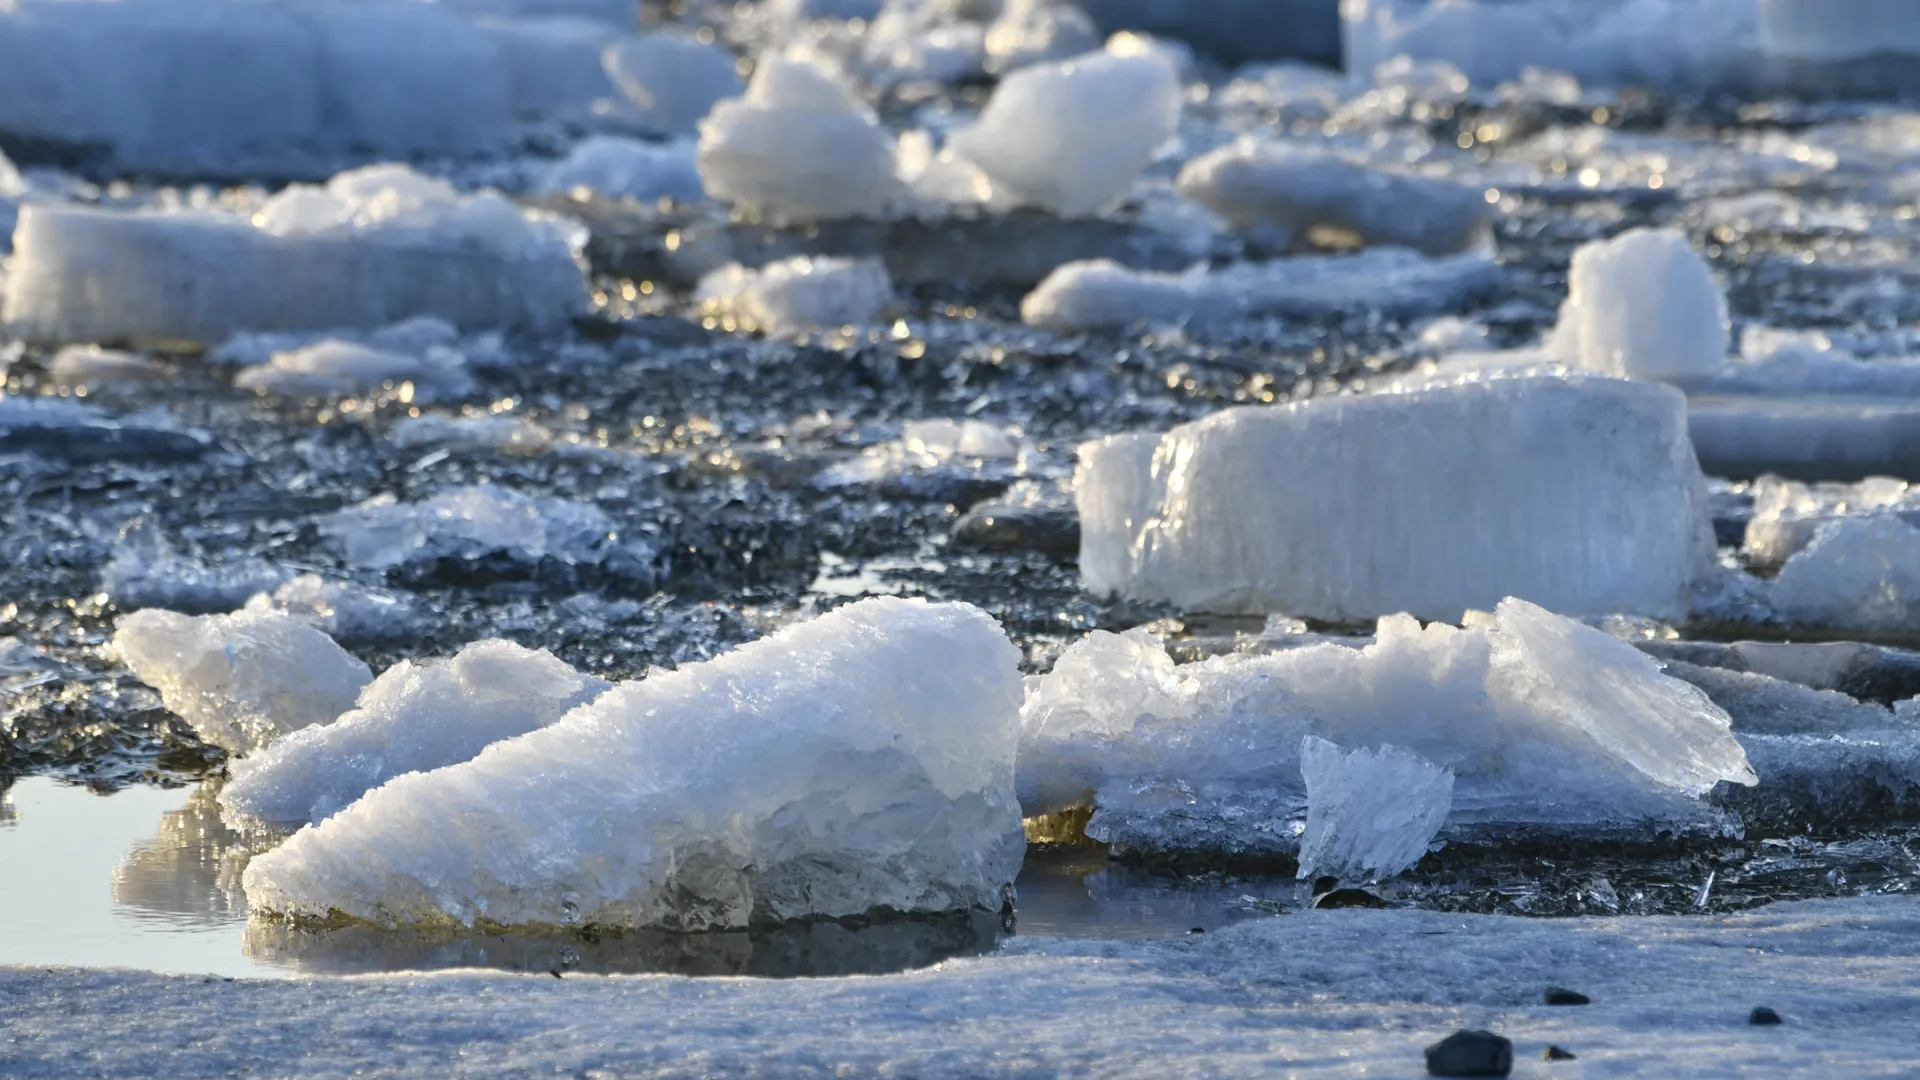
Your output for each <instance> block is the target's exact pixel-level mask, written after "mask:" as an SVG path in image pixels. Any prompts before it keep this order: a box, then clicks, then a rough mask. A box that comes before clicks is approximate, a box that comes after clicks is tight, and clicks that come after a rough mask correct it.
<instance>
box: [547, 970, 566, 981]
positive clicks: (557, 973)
mask: <svg viewBox="0 0 1920 1080" xmlns="http://www.w3.org/2000/svg"><path fill="white" fill-rule="evenodd" d="M547 974H549V975H551V976H553V977H554V978H556V979H564V978H566V976H564V975H562V974H560V969H559V968H548V969H547Z"/></svg>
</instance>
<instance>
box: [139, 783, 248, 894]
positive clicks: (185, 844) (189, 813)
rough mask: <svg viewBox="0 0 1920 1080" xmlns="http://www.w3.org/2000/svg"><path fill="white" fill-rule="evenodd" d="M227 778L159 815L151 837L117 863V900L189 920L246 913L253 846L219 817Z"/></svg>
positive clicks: (203, 788) (206, 787)
mask: <svg viewBox="0 0 1920 1080" xmlns="http://www.w3.org/2000/svg"><path fill="white" fill-rule="evenodd" d="M223 783H224V781H221V780H209V781H207V782H206V783H203V784H201V785H200V787H199V788H198V789H197V790H195V791H194V793H193V795H192V796H191V797H190V798H188V799H187V802H186V805H184V806H182V807H181V808H180V809H178V810H174V811H170V812H168V813H165V814H162V815H160V824H159V827H158V828H157V829H156V830H155V832H154V837H153V839H151V840H146V841H142V842H141V843H139V844H136V845H135V846H134V847H133V849H132V850H131V851H128V852H127V853H126V855H125V856H124V857H122V858H121V860H120V864H119V865H118V866H117V867H115V868H114V871H113V902H114V903H116V904H118V905H120V906H121V907H123V908H127V909H130V913H134V914H141V915H148V916H155V917H158V918H161V919H164V920H170V921H181V922H187V923H202V924H219V923H224V922H231V921H233V920H235V919H240V918H244V917H245V916H246V914H247V901H246V895H245V894H244V893H243V892H242V891H241V889H240V874H241V872H242V871H244V870H245V869H246V868H247V860H248V859H249V858H251V857H252V854H253V850H254V848H253V847H250V846H249V844H248V843H247V840H246V838H245V837H243V836H242V835H241V834H240V833H238V832H236V831H234V830H233V829H230V828H228V827H227V826H226V825H225V824H224V823H223V822H222V821H221V820H220V806H219V804H218V803H217V802H216V801H215V800H216V799H217V798H218V796H219V794H220V788H221V787H222V786H223Z"/></svg>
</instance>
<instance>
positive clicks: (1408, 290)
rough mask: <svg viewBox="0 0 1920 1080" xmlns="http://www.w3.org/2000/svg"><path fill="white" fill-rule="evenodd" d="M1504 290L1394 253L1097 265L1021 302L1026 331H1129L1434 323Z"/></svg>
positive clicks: (1494, 273) (1482, 273) (1482, 269)
mask: <svg viewBox="0 0 1920 1080" xmlns="http://www.w3.org/2000/svg"><path fill="white" fill-rule="evenodd" d="M1500 280H1501V275H1500V270H1499V268H1498V267H1496V266H1495V265H1494V264H1493V263H1492V261H1490V260H1488V259H1486V258H1484V257H1483V256H1479V255H1454V256H1449V257H1447V258H1442V259H1429V258H1426V257H1425V256H1422V255H1420V254H1419V253H1418V252H1414V251H1408V250H1407V249H1405V248H1391V247H1387V248H1370V249H1368V250H1365V251H1362V252H1359V253H1357V254H1352V255H1330V256H1302V257H1299V258H1291V259H1276V260H1274V261H1273V262H1265V263H1236V264H1234V265H1232V266H1228V267H1225V268H1222V269H1219V270H1209V269H1206V268H1204V267H1196V268H1195V269H1193V270H1189V271H1187V272H1185V273H1178V274H1168V273H1157V272H1154V271H1149V270H1134V269H1130V268H1128V267H1125V266H1121V265H1120V264H1118V263H1115V262H1112V261H1110V260H1105V259H1100V260H1093V261H1087V262H1071V263H1066V264H1064V265H1062V266H1060V267H1058V268H1056V269H1055V270H1054V271H1053V272H1052V273H1051V274H1048V275H1047V277H1046V280H1044V281H1042V282H1041V283H1040V284H1039V286H1037V287H1036V288H1035V289H1034V290H1033V292H1031V293H1028V294H1027V296H1026V298H1025V299H1023V300H1021V301H1020V318H1021V319H1022V320H1023V321H1025V322H1026V323H1027V325H1029V326H1037V327H1041V328H1043V329H1048V330H1061V331H1080V330H1113V329H1122V328H1125V327H1128V326H1131V325H1133V324H1134V323H1147V324H1150V325H1173V324H1191V325H1195V326H1200V327H1208V326H1232V325H1235V324H1237V323H1239V322H1240V321H1242V320H1245V319H1248V318H1257V317H1260V316H1264V315H1295V316H1301V317H1308V318H1311V317H1314V316H1326V315H1334V314H1341V313H1346V312H1358V311H1379V312H1381V313H1383V314H1392V315H1403V316H1412V315H1431V314H1434V313H1436V312H1440V311H1447V310H1452V309H1456V308H1458V307H1460V306H1462V305H1464V304H1466V303H1467V302H1469V301H1471V300H1473V299H1475V298H1476V297H1480V296H1483V295H1486V294H1488V293H1490V292H1492V291H1493V290H1494V288H1495V287H1496V286H1498V285H1499V283H1500Z"/></svg>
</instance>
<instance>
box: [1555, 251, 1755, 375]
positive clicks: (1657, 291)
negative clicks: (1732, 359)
mask: <svg viewBox="0 0 1920 1080" xmlns="http://www.w3.org/2000/svg"><path fill="white" fill-rule="evenodd" d="M1567 288H1568V296H1567V302H1566V304H1565V305H1564V306H1563V307H1562V308H1561V309H1560V324H1559V326H1558V327H1556V328H1555V330H1554V340H1553V342H1552V343H1551V346H1550V348H1551V349H1552V350H1553V351H1554V352H1556V353H1557V354H1559V355H1560V356H1561V358H1562V359H1564V360H1566V361H1567V362H1568V363H1570V364H1572V365H1574V366H1576V367H1580V368H1584V369H1586V370H1588V371H1597V372H1600V373H1601V374H1605V375H1615V376H1620V377H1624V378H1635V379H1673V378H1676V377H1685V376H1694V375H1710V374H1712V373H1714V372H1716V371H1718V370H1719V369H1720V368H1721V367H1723V366H1725V364H1726V362H1727V351H1728V348H1729V342H1728V335H1727V299H1726V296H1725V294H1724V293H1722V292H1721V290H1720V285H1719V283H1718V282H1716V281H1714V279H1713V272H1712V271H1711V270H1710V269H1708V267H1707V263H1706V260H1705V259H1702V258H1701V257H1700V255H1699V254H1698V253H1697V252H1695V251H1694V250H1693V247H1692V245H1691V244H1689V243H1688V242H1687V238H1686V237H1685V236H1684V235H1682V234H1680V233H1678V232H1675V231H1672V230H1665V229H1633V230H1630V231H1628V232H1626V233H1623V234H1621V235H1619V236H1616V237H1614V238H1613V239H1611V240H1603V241H1596V242H1595V243H1591V244H1587V245H1584V246H1582V247H1581V248H1580V249H1579V250H1578V251H1575V252H1574V253H1573V265H1572V266H1571V267H1569V268H1568V271H1567Z"/></svg>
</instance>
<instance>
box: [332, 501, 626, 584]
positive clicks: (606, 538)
mask: <svg viewBox="0 0 1920 1080" xmlns="http://www.w3.org/2000/svg"><path fill="white" fill-rule="evenodd" d="M320 533H321V535H323V536H326V537H328V538H329V539H331V540H333V541H334V542H335V543H337V544H338V545H339V546H340V547H341V549H342V550H343V551H344V552H345V554H346V558H347V563H348V564H349V565H352V566H356V567H360V568H362V569H368V570H387V569H391V568H393V567H396V566H405V565H409V564H414V563H423V562H432V561H434V560H436V559H457V560H463V561H470V560H474V559H479V558H483V557H485V556H488V555H496V554H498V555H504V556H506V557H507V558H509V559H512V560H513V561H515V562H521V563H538V562H540V561H541V560H543V559H549V558H550V559H557V560H559V561H561V562H564V563H597V562H599V561H600V560H601V559H603V558H605V557H606V554H607V551H608V550H609V548H610V547H611V546H612V544H613V541H614V539H615V537H616V536H617V533H616V531H615V529H614V525H613V521H612V520H611V519H610V518H608V517H607V515H606V514H605V513H603V512H601V510H600V509H599V508H598V507H595V506H591V505H589V504H586V503H577V502H569V501H567V500H565V499H555V498H547V497H542V496H530V495H522V494H520V493H519V492H517V491H509V490H507V489H505V488H501V487H496V486H494V485H492V484H475V485H473V486H471V487H465V488H460V489H458V490H455V491H449V492H446V493H444V494H441V495H435V496H433V497H432V498H429V499H425V500H422V501H420V502H417V503H403V502H400V501H399V500H397V499H395V498H394V497H393V496H391V495H384V496H375V497H374V498H372V499H369V500H367V501H366V502H364V503H362V504H360V505H359V506H356V507H353V508H351V509H348V510H342V511H340V512H339V513H337V514H333V515H331V516H329V517H327V518H325V519H323V520H322V521H321V523H320Z"/></svg>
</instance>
